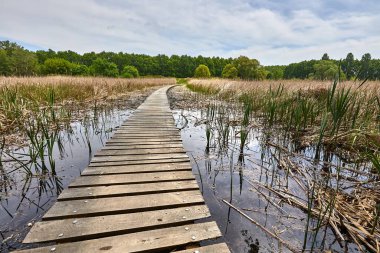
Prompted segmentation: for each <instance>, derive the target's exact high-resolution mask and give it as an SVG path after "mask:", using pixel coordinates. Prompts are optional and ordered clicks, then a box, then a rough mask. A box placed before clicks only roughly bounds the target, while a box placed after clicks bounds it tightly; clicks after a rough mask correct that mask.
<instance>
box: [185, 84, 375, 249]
mask: <svg viewBox="0 0 380 253" xmlns="http://www.w3.org/2000/svg"><path fill="white" fill-rule="evenodd" d="M291 82H293V84H292V83H291ZM187 86H188V87H189V88H190V89H191V90H192V91H196V92H198V94H197V95H195V96H196V98H197V100H198V99H199V100H200V101H201V102H200V103H202V101H208V104H218V105H223V106H224V107H223V110H221V109H217V110H216V111H215V116H214V117H213V119H214V120H217V121H218V119H219V118H221V116H220V115H219V113H223V114H224V113H225V112H229V113H230V119H229V123H228V124H226V123H225V122H224V123H223V122H222V121H220V120H219V121H220V122H219V123H217V125H218V127H215V128H212V130H214V131H216V133H215V132H213V133H212V134H210V135H209V136H211V137H212V136H220V135H224V132H223V129H224V127H223V126H222V125H223V124H225V125H226V126H228V127H230V126H232V125H234V124H235V125H236V122H233V120H231V119H238V120H237V122H238V126H239V127H238V129H239V130H238V133H239V134H240V135H239V136H238V135H236V132H235V136H234V131H231V132H230V136H229V137H228V139H229V140H232V139H233V138H235V140H236V137H237V136H238V138H240V139H239V141H238V143H239V145H240V146H238V147H236V149H239V150H240V153H242V152H244V150H245V148H246V147H244V145H245V143H246V141H247V136H248V132H249V130H248V131H245V129H249V127H250V126H252V125H254V124H255V122H260V125H258V126H256V125H255V127H257V128H258V129H259V131H261V132H262V135H263V136H262V137H261V140H260V142H261V143H262V145H263V147H262V149H261V150H262V151H263V150H267V151H266V152H263V153H262V154H264V155H262V157H261V160H262V161H263V164H264V159H266V160H267V162H268V164H267V165H266V168H265V170H266V171H267V172H268V173H269V172H270V175H267V176H266V181H265V182H264V183H262V184H261V183H260V184H258V185H259V186H260V187H262V188H265V189H267V190H268V192H269V195H271V194H272V193H274V194H277V196H278V197H279V198H280V199H281V200H282V201H284V203H290V205H294V206H297V207H299V208H300V209H302V210H303V211H304V212H305V214H306V219H305V230H304V238H303V245H301V246H300V247H303V249H304V250H305V251H314V250H319V249H318V248H319V247H320V248H321V249H322V248H323V247H324V245H325V242H326V236H329V235H328V233H329V232H327V231H328V230H329V229H330V230H329V231H330V234H331V233H333V234H335V238H336V240H337V241H338V242H339V244H340V245H343V244H344V241H347V240H351V241H352V242H354V243H355V244H356V245H358V249H359V250H362V251H364V247H366V248H367V249H369V250H370V251H372V252H376V249H378V247H379V243H378V241H379V240H380V239H379V238H380V234H379V231H380V230H379V224H378V223H379V216H380V215H379V213H380V204H379V203H380V196H379V192H378V183H379V177H378V175H379V174H378V172H379V171H380V170H379V169H378V168H380V165H379V164H380V162H379V153H380V131H379V128H380V126H379V122H380V99H379V98H380V94H379V88H378V87H379V86H380V83H379V82H367V83H363V82H362V83H355V82H339V81H338V80H337V81H334V82H328V83H326V82H315V81H310V82H305V81H284V82H281V83H279V82H240V81H225V80H189V82H188V85H187ZM199 94H203V97H202V96H200V95H199ZM210 101H211V102H210ZM236 104H237V105H239V106H240V108H242V109H240V110H235V111H233V110H231V109H230V108H231V107H234V106H235V105H236ZM206 108H207V106H206ZM248 108H249V110H248ZM248 111H249V113H247V112H248ZM209 124H210V123H209ZM211 124H213V123H211ZM251 132H252V131H251ZM289 136H290V137H289ZM211 137H209V138H211ZM211 139H212V138H211ZM211 141H212V140H211ZM211 141H210V140H207V142H208V143H209V142H211ZM270 142H275V143H276V144H270ZM215 143H222V142H215ZM219 145H220V144H219ZM282 145H283V146H282ZM269 146H270V147H269ZM298 147H300V148H298ZM230 148H231V147H230ZM273 148H274V151H273ZM306 148H308V151H305V149H306ZM232 150H233V149H232ZM345 152H347V155H346V156H341V154H344V153H345ZM290 159H294V160H297V161H299V160H298V159H301V160H302V162H300V163H299V164H307V166H305V165H297V163H294V162H291V160H290ZM306 161H307V162H306ZM337 161H339V163H338V164H336V163H337ZM346 163H349V164H350V165H349V166H347V164H346ZM351 166H352V167H351ZM297 167H299V168H298V169H297ZM281 169H284V173H283V176H284V178H282V177H281V180H283V181H284V185H285V186H284V185H282V183H281V180H278V178H279V175H280V174H282V172H281ZM242 172H243V171H242V170H239V175H242ZM240 173H241V174H240ZM231 178H232V175H231ZM231 180H232V179H231ZM248 180H249V179H248ZM261 180H262V179H261V176H260V181H261ZM276 180H278V181H277V182H276ZM289 181H291V182H293V185H292V186H290V188H293V191H292V189H290V192H297V193H296V196H294V195H291V194H287V193H285V192H288V191H287V190H288V188H289V183H288V182H289ZM256 183H257V182H256ZM294 184H295V185H297V187H296V188H297V189H295V188H294ZM298 186H299V187H298ZM240 187H241V185H240ZM283 187H285V188H286V189H284V188H283ZM364 217H365V218H364ZM348 238H349V239H348ZM343 247H344V246H342V248H343Z"/></svg>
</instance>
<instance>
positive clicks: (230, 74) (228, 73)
mask: <svg viewBox="0 0 380 253" xmlns="http://www.w3.org/2000/svg"><path fill="white" fill-rule="evenodd" d="M237 76H238V70H237V68H236V67H235V66H234V65H232V64H231V63H229V64H227V65H226V66H224V68H223V71H222V77H223V78H231V79H233V78H236V77H237Z"/></svg>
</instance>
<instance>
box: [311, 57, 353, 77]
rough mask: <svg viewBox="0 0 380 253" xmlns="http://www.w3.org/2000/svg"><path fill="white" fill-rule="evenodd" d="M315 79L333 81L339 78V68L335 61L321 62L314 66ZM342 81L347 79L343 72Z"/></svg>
mask: <svg viewBox="0 0 380 253" xmlns="http://www.w3.org/2000/svg"><path fill="white" fill-rule="evenodd" d="M313 67H314V71H315V72H314V79H318V80H333V79H334V78H336V77H337V76H338V73H339V67H338V66H337V65H336V64H335V63H334V62H333V61H326V60H320V61H319V62H318V63H316V64H314V66H313ZM340 73H341V76H340V78H341V79H345V75H344V73H343V71H340Z"/></svg>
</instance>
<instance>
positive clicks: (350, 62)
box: [342, 53, 355, 80]
mask: <svg viewBox="0 0 380 253" xmlns="http://www.w3.org/2000/svg"><path fill="white" fill-rule="evenodd" d="M342 70H343V72H344V74H345V75H346V77H347V80H351V78H353V77H354V76H355V58H354V55H353V54H352V53H348V54H347V56H346V59H345V60H343V63H342Z"/></svg>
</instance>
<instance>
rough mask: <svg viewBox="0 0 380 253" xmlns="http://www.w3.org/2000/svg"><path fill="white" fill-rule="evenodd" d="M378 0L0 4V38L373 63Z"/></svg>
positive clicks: (27, 43) (378, 46)
mask: <svg viewBox="0 0 380 253" xmlns="http://www.w3.org/2000/svg"><path fill="white" fill-rule="evenodd" d="M379 13H380V1H379V0H330V1H328V0H321V1H318V0H310V1H305V0H278V1H275V0H65V1H59V0H33V1H31V0H0V40H11V41H15V42H17V43H19V44H21V45H23V46H24V47H26V48H28V49H31V50H38V49H48V48H51V49H53V50H73V51H76V52H79V53H84V52H90V51H95V52H100V51H103V50H104V51H113V52H119V51H123V52H129V53H144V54H149V55H157V54H167V55H172V54H179V55H181V54H187V55H192V56H197V55H204V56H222V57H237V56H239V55H246V56H249V57H251V58H256V59H258V60H259V61H260V62H261V63H262V64H264V65H272V64H288V63H290V62H297V61H301V60H305V59H319V58H321V56H322V54H323V53H325V52H327V53H328V54H329V55H330V57H332V58H336V59H340V58H345V57H346V55H347V53H348V52H352V53H353V54H354V56H355V57H357V58H361V56H362V55H363V54H364V53H367V52H369V53H371V55H372V58H380V14H379Z"/></svg>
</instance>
